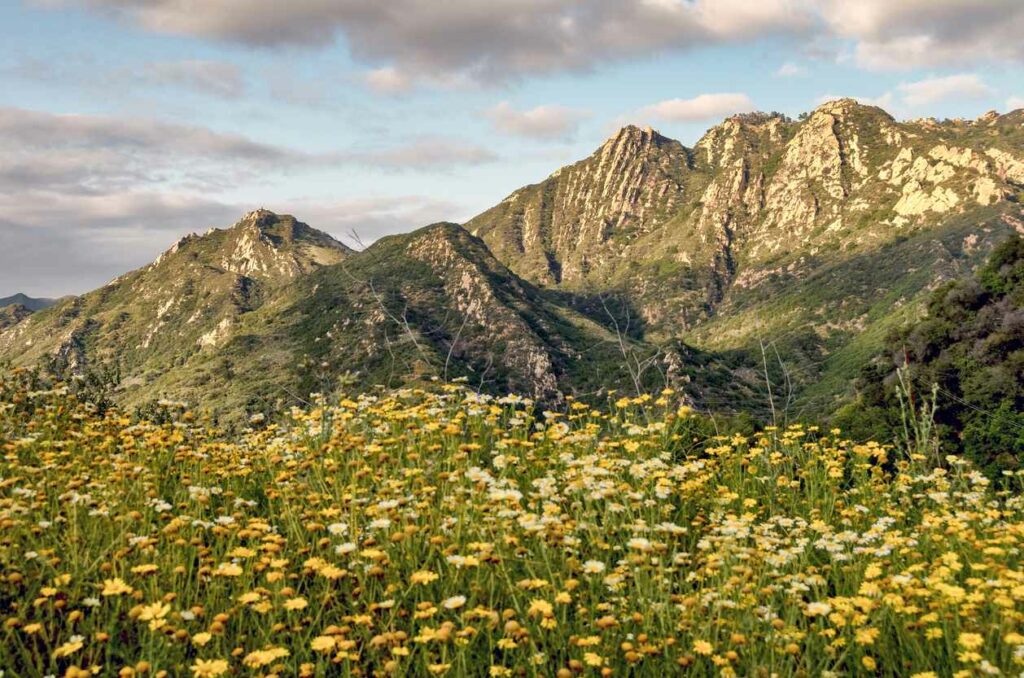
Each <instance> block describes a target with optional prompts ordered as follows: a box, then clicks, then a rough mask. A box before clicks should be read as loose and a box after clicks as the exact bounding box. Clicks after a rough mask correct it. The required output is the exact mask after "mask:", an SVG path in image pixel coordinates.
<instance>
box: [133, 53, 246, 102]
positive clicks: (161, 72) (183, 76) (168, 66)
mask: <svg viewBox="0 0 1024 678" xmlns="http://www.w3.org/2000/svg"><path fill="white" fill-rule="evenodd" d="M129 77H131V78H132V79H134V80H136V81H137V82H140V83H143V84H150V85H172V86H178V87H184V88H186V89H192V90H195V91H197V92H201V93H203V94H209V95H212V96H218V97H224V98H227V99H232V98H235V97H239V96H241V95H242V94H244V93H245V79H244V78H243V76H242V71H241V69H239V68H238V66H236V65H234V64H231V63H227V62H223V61H205V60H185V61H158V62H153V63H149V64H146V65H144V66H142V67H141V68H139V69H137V70H135V71H132V72H130V75H129Z"/></svg>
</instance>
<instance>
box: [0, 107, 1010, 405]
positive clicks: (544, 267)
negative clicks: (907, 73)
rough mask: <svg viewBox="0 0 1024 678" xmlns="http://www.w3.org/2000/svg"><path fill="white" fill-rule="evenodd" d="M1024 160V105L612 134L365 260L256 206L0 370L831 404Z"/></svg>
mask: <svg viewBox="0 0 1024 678" xmlns="http://www.w3.org/2000/svg"><path fill="white" fill-rule="evenodd" d="M1022 149H1024V114H1022V113H1021V112H1020V111H1015V112H1012V113H1009V114H1004V115H986V116H982V117H980V118H978V119H977V120H974V121H945V122H938V121H930V120H925V121H918V122H897V121H895V120H894V119H893V118H892V116H890V115H889V114H888V113H886V112H885V111H883V110H882V109H880V108H877V107H872V106H864V105H862V104H859V103H857V102H856V101H854V100H851V99H842V100H837V101H831V102H827V103H825V104H822V105H821V106H819V107H818V108H817V109H815V110H814V111H813V112H811V113H809V114H807V115H806V116H801V119H800V120H791V119H790V118H787V117H786V116H784V115H781V114H774V113H750V114H742V115H736V116H731V117H729V118H727V119H726V120H725V121H723V122H722V123H721V124H719V125H716V126H715V127H712V128H711V129H709V130H708V132H707V133H706V134H704V135H703V136H702V137H701V139H700V140H699V141H698V142H697V143H696V144H695V145H694V146H693V148H688V147H686V146H684V145H683V144H681V143H680V142H678V141H675V140H673V139H670V138H668V137H666V136H664V135H661V134H660V133H658V132H657V131H655V130H653V129H651V128H649V127H646V128H641V127H637V126H633V125H627V126H625V127H623V128H621V129H620V130H618V131H617V132H616V133H615V134H613V135H611V136H610V137H609V138H608V139H607V140H606V141H605V142H604V143H603V144H601V146H599V147H598V148H597V149H596V150H595V151H594V152H593V153H592V154H591V155H590V156H588V157H587V158H584V159H582V160H580V161H578V162H576V163H573V164H571V165H568V166H566V167H563V168H561V169H559V170H557V171H555V172H553V173H552V174H551V175H549V176H548V177H547V178H545V179H543V180H542V181H540V182H539V183H536V184H530V185H528V186H524V187H522V188H520V189H518V190H516V191H514V192H512V193H511V194H509V196H508V197H507V198H506V199H505V200H503V201H502V202H501V203H499V204H498V205H495V206H494V207H492V208H490V209H489V210H486V211H485V212H483V213H481V214H480V215H477V216H476V217H474V218H473V219H471V220H469V221H468V222H466V223H465V224H464V225H462V226H459V225H457V224H452V223H440V224H434V225H431V226H428V227H424V228H422V229H419V230H417V231H414V232H412V233H407V234H400V235H395V236H387V237H385V238H381V239H380V240H378V241H377V242H375V243H373V244H371V245H370V246H369V247H367V248H365V249H364V250H362V251H358V252H357V251H353V250H351V249H350V248H348V247H346V246H344V245H343V244H341V243H340V242H338V241H336V240H334V239H333V238H332V237H331V236H329V235H327V234H325V233H322V232H320V231H317V230H316V229H314V228H312V227H310V226H308V225H306V224H303V223H302V222H299V221H298V220H296V219H295V218H294V217H291V216H289V215H277V214H274V213H272V212H269V211H267V210H263V209H259V210H255V211H253V212H250V213H248V214H246V215H244V216H243V217H242V219H241V220H239V221H238V222H237V223H236V224H235V225H234V226H232V227H230V228H227V229H211V230H209V231H207V232H206V233H205V234H204V235H202V236H200V235H196V234H191V235H188V236H185V237H184V238H182V239H180V240H179V241H178V242H177V243H175V244H174V245H173V246H172V247H171V248H169V249H168V250H167V251H165V252H164V253H163V254H161V255H160V257H158V258H157V259H156V260H155V261H154V262H153V263H152V264H150V265H148V266H145V267H143V268H141V269H138V270H136V271H133V272H130V273H127V274H125V275H123V276H121V277H119V278H117V279H115V280H114V281H112V282H111V283H109V284H108V285H107V286H104V287H103V288H100V289H99V290H96V291H94V292H91V293H88V294H86V295H83V296H82V297H76V298H74V299H71V300H66V301H64V302H62V303H60V304H57V305H56V306H55V307H54V308H51V309H48V310H45V311H41V312H39V313H38V314H32V315H31V316H28V317H24V316H22V317H19V318H17V319H13V320H12V321H9V322H8V324H9V325H10V326H8V327H7V329H2V327H0V357H2V358H6V359H8V360H12V361H13V362H14V363H15V364H29V363H31V362H33V361H38V360H40V359H43V358H46V357H47V356H50V357H54V356H55V357H56V360H57V361H58V362H60V363H62V364H64V365H65V367H67V368H68V369H72V370H80V369H84V368H85V367H86V366H87V365H96V364H103V363H105V362H109V361H111V360H115V359H116V361H117V362H118V364H119V365H120V367H121V369H123V370H125V373H124V374H123V375H122V378H121V381H120V383H119V389H120V392H121V393H122V394H123V398H124V399H125V401H126V402H136V403H138V402H141V401H142V400H143V399H144V398H145V397H147V396H152V395H154V394H157V393H159V394H160V395H161V396H168V397H175V396H179V395H182V394H185V395H187V396H188V397H190V398H194V399H201V398H202V397H203V395H204V389H206V390H212V391H214V394H213V397H216V398H218V399H220V400H221V401H222V402H223V403H227V404H231V405H233V406H238V407H245V408H248V409H252V408H254V407H257V408H258V407H260V406H261V405H259V403H263V402H266V401H268V399H270V398H272V397H276V396H273V395H272V394H274V393H277V392H279V391H280V390H281V389H287V390H288V391H289V392H291V393H293V394H294V393H299V394H301V392H302V391H307V392H308V391H309V390H323V389H322V388H320V387H326V386H329V385H330V384H332V383H335V382H336V381H337V380H338V379H340V378H350V376H345V375H358V377H356V378H360V379H368V378H369V379H379V380H383V381H387V382H388V383H393V382H394V381H395V380H396V379H397V380H399V381H401V380H404V379H407V378H410V376H412V377H413V378H420V379H424V378H431V377H440V378H451V377H452V376H453V375H454V376H460V377H464V378H467V379H470V380H471V381H474V382H478V383H479V384H480V385H481V387H483V386H486V385H487V384H490V386H491V387H493V388H495V389H497V390H503V389H504V390H516V391H523V392H527V393H530V394H532V395H534V396H535V397H537V398H540V399H542V400H550V399H557V398H559V397H561V396H562V395H563V394H577V395H582V394H584V393H587V392H595V391H599V390H602V387H605V388H607V387H609V384H608V383H603V382H611V387H617V388H622V387H625V388H627V389H630V390H636V391H639V390H641V389H645V388H653V387H654V386H655V385H656V384H657V383H660V384H662V385H672V386H675V387H679V388H682V389H683V390H684V391H685V392H686V393H687V394H688V395H689V396H690V397H691V398H692V399H693V401H694V402H695V403H698V402H704V403H706V404H708V405H709V407H710V406H713V405H715V404H718V405H721V404H722V403H730V404H736V403H742V402H743V401H744V399H746V402H747V405H749V404H750V402H752V401H758V403H757V407H759V408H760V410H761V411H764V409H765V406H766V405H767V404H771V403H769V402H768V400H769V398H768V395H769V394H768V392H769V391H770V390H771V389H770V388H769V386H770V385H771V384H770V383H765V377H764V376H762V377H757V376H756V375H757V374H758V372H759V370H757V369H756V368H757V366H759V365H761V363H766V362H767V360H766V355H765V351H766V346H767V347H769V350H771V351H774V352H775V354H774V355H775V357H776V358H777V360H776V361H774V362H773V364H772V365H771V366H770V367H769V366H767V365H766V366H764V370H763V372H764V373H767V380H768V381H769V382H771V381H780V382H781V381H784V382H785V383H786V384H788V388H791V389H792V392H791V393H790V394H789V396H787V400H788V399H790V397H791V398H792V399H793V401H794V402H796V403H798V404H799V406H800V407H801V408H808V407H811V408H819V407H825V408H830V407H833V406H835V405H836V404H838V403H839V401H841V400H842V398H843V397H845V396H847V395H849V393H848V391H849V383H848V382H849V381H850V379H851V378H852V377H851V375H852V373H853V371H855V369H859V366H860V362H861V361H863V360H864V359H866V357H865V356H868V355H869V354H871V352H872V351H874V350H876V349H877V348H878V346H879V342H881V338H880V337H881V336H883V335H884V334H885V332H886V331H888V329H890V328H891V327H892V326H894V325H896V324H898V323H901V322H905V321H907V320H908V319H912V318H913V317H915V314H918V313H919V312H920V309H921V307H922V304H923V303H924V302H923V299H924V298H925V295H926V293H927V292H928V291H929V290H930V289H932V288H934V287H935V286H937V285H939V284H941V283H942V282H944V281H946V280H949V279H952V278H956V277H958V276H963V275H966V274H968V273H969V272H970V271H971V270H973V268H975V267H976V266H977V265H978V264H979V262H981V261H982V260H983V259H984V257H985V256H986V255H987V253H988V252H989V251H991V249H992V248H993V247H994V246H995V244H996V243H997V242H998V241H1000V240H1001V239H1002V238H1003V237H1004V236H1006V235H1007V234H1009V233H1013V232H1015V231H1024V214H1022V213H1021V210H1020V200H1021V198H1022V196H1024V159H1022V158H1024V152H1022ZM599 377H600V378H599ZM605 377H606V378H605ZM602 378H604V379H602ZM759 380H760V383H758V382H759ZM773 406H774V405H773Z"/></svg>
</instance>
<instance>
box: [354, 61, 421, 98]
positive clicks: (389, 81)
mask: <svg viewBox="0 0 1024 678" xmlns="http://www.w3.org/2000/svg"><path fill="white" fill-rule="evenodd" d="M364 79H365V81H366V84H367V85H368V86H369V87H370V89H372V90H374V91H375V92H378V93H380V94H403V93H405V92H408V91H409V90H410V89H412V80H411V79H410V78H409V77H408V76H407V75H405V74H404V73H402V72H401V71H399V70H398V69H397V68H395V67H393V66H385V67H384V68H377V69H374V70H372V71H370V72H369V73H367V74H366V75H365V77H364Z"/></svg>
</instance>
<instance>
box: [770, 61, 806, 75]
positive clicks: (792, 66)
mask: <svg viewBox="0 0 1024 678" xmlns="http://www.w3.org/2000/svg"><path fill="white" fill-rule="evenodd" d="M775 75H776V76H777V77H780V78H795V77H798V76H801V75H807V68H805V67H804V66H801V65H800V64H798V63H795V62H792V61H787V62H786V63H784V64H782V65H781V66H779V68H778V70H777V71H775Z"/></svg>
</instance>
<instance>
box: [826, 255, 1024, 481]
mask: <svg viewBox="0 0 1024 678" xmlns="http://www.w3.org/2000/svg"><path fill="white" fill-rule="evenodd" d="M927 309H928V313H927V316H926V317H925V318H923V319H921V320H920V321H919V322H916V323H913V324H910V325H908V326H906V327H901V328H899V329H897V330H896V331H895V332H893V334H892V335H891V336H890V337H889V344H890V351H889V354H887V355H885V356H884V357H882V358H880V359H878V360H876V361H875V362H874V363H872V364H871V365H868V366H867V367H865V368H864V369H863V371H862V373H861V375H860V378H859V379H858V380H857V390H858V396H859V397H858V400H857V401H856V402H855V403H854V404H853V405H852V406H850V407H847V408H845V409H844V411H843V412H841V413H840V415H839V421H840V422H842V423H843V424H844V425H848V426H851V427H852V428H853V429H854V430H856V431H857V432H858V433H861V434H862V435H877V436H892V435H895V434H896V432H897V431H898V430H899V428H900V427H901V425H902V422H901V420H900V417H899V412H900V406H899V403H898V402H897V396H896V389H895V388H894V385H895V382H896V380H897V375H896V369H897V368H899V367H904V368H905V370H906V378H907V380H908V382H909V383H910V384H911V385H912V386H913V387H914V390H915V391H916V392H917V394H918V398H920V399H923V400H925V401H929V400H932V399H934V404H935V419H936V423H937V426H938V434H939V436H940V438H941V440H942V445H943V447H944V449H949V450H960V451H963V452H964V453H965V454H967V455H968V456H969V457H971V458H972V459H974V460H975V461H976V462H977V463H979V464H981V465H983V466H984V467H991V468H992V469H994V470H999V469H1003V468H1013V469H1016V468H1019V467H1020V463H1021V458H1020V456H1019V455H1020V454H1021V453H1022V452H1024V238H1020V237H1014V238H1011V239H1010V240H1007V241H1006V242H1004V243H1003V244H1002V245H1000V246H998V247H997V248H996V249H995V250H994V251H993V253H992V256H991V257H990V258H989V260H988V262H987V263H986V264H985V266H984V267H983V268H982V269H981V270H979V271H978V273H977V275H974V276H971V277H968V278H965V279H962V280H958V281H955V282H951V283H948V284H946V285H943V286H942V287H940V288H939V289H937V290H936V291H935V292H934V293H933V294H932V295H931V297H930V298H929V300H928V304H927ZM933 389H934V390H933Z"/></svg>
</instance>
